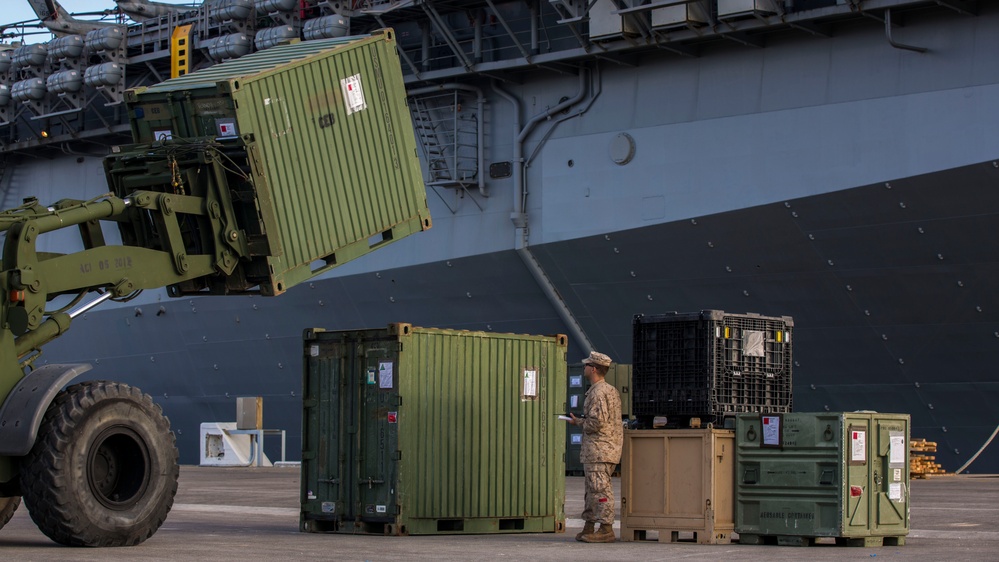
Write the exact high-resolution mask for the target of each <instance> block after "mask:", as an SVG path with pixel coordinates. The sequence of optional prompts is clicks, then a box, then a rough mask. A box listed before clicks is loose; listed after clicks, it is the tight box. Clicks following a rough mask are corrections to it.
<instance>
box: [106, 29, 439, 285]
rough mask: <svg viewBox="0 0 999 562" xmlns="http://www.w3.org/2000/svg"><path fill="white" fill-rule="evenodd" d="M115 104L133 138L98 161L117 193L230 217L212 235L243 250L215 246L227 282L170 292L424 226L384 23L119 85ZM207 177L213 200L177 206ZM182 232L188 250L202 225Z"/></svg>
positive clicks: (253, 281) (334, 258) (312, 265)
mask: <svg viewBox="0 0 999 562" xmlns="http://www.w3.org/2000/svg"><path fill="white" fill-rule="evenodd" d="M126 103H127V106H128V111H129V116H130V122H131V125H132V133H133V136H134V138H135V142H136V143H140V144H137V145H130V146H123V147H117V148H116V149H115V153H114V154H112V156H111V157H109V158H108V160H107V161H106V163H105V167H106V170H107V175H108V179H109V183H110V185H112V187H113V189H114V190H115V192H116V193H118V194H119V195H121V196H123V197H124V196H127V195H128V194H129V193H131V192H132V191H134V190H136V189H154V190H159V189H160V188H159V187H158V186H166V187H165V188H164V189H162V190H163V191H165V192H166V193H165V195H164V196H165V197H169V198H171V199H172V200H173V201H172V203H171V204H172V205H173V206H174V207H176V209H177V212H187V213H190V214H192V216H195V217H198V219H199V220H209V218H210V220H213V221H221V222H223V223H229V227H230V230H229V231H227V232H226V234H227V237H226V240H225V241H224V243H225V244H226V245H229V246H231V249H232V252H233V253H234V254H235V255H236V256H238V257H239V258H241V259H239V260H234V259H232V257H231V256H228V255H227V256H219V262H218V263H219V269H221V270H224V271H225V273H226V275H227V277H228V279H227V283H228V285H227V286H225V287H214V286H210V284H208V285H209V286H208V287H206V286H205V285H206V283H204V282H202V283H200V284H199V283H192V284H190V285H184V286H178V287H171V292H172V293H173V294H184V293H197V292H201V291H203V290H205V289H206V288H207V289H210V290H211V291H212V292H216V293H232V292H241V291H246V290H247V289H248V288H250V287H255V286H259V287H260V291H261V292H262V293H264V294H267V295H272V294H280V293H282V292H284V291H286V290H287V289H289V288H290V287H292V286H294V285H296V284H298V283H301V282H302V281H305V280H306V279H309V278H311V277H313V276H315V275H318V274H320V273H323V272H325V271H327V270H329V269H331V268H333V267H336V266H337V265H340V264H343V263H345V262H347V261H349V260H352V259H354V258H357V257H359V256H361V255H364V254H366V253H367V252H369V251H371V250H373V249H375V248H377V247H380V246H381V245H383V244H386V243H389V242H392V241H396V240H399V239H400V238H402V237H404V236H407V235H409V234H412V233H415V232H420V231H422V230H426V229H428V228H430V226H431V220H430V213H429V210H428V208H427V202H426V190H425V187H424V184H423V179H422V174H421V171H420V163H419V160H418V158H417V155H416V139H415V135H414V132H413V125H412V119H411V116H410V113H409V108H408V106H407V104H406V88H405V84H404V83H403V78H402V70H401V66H400V64H399V57H398V54H397V52H396V41H395V34H394V32H393V31H392V30H391V29H387V30H382V31H379V32H376V33H375V34H373V35H371V36H364V37H347V38H341V39H324V40H316V41H307V42H298V43H292V44H287V45H280V46H277V47H274V48H271V49H268V50H266V51H260V52H257V53H254V54H251V55H247V56H245V57H241V58H239V59H236V60H233V61H229V62H225V63H222V64H218V65H215V66H212V67H210V68H206V69H204V70H199V71H196V72H193V73H191V74H187V75H184V76H180V77H178V78H174V79H171V80H167V81H165V82H162V83H160V84H157V85H155V86H150V87H142V88H136V89H133V90H129V91H128V92H127V93H126ZM206 183H216V184H220V185H222V186H223V187H222V188H220V189H218V190H217V191H219V192H220V193H222V194H223V200H221V201H218V202H214V203H213V208H211V209H207V210H200V209H184V207H183V203H184V196H185V195H194V194H197V193H198V191H199V189H202V188H201V187H199V186H202V185H204V184H206ZM226 195H228V197H230V198H231V199H226V198H225V196H226ZM202 216H204V218H203V219H202V218H201V217H202ZM126 230H127V229H126ZM203 230H209V229H203ZM144 234H145V235H146V236H147V237H148V236H149V234H148V233H142V232H139V233H136V234H135V235H134V236H135V237H139V238H141V237H142V236H143V235H144ZM182 234H183V236H184V237H185V238H186V239H190V240H191V242H190V245H191V247H192V248H191V252H190V253H195V250H196V249H197V248H198V247H199V245H198V244H197V238H198V237H199V236H203V235H204V233H203V232H202V233H199V232H185V233H182ZM178 236H180V234H178ZM129 238H130V234H129V233H128V232H125V231H123V239H124V241H125V243H126V244H129V243H132V241H131V240H129Z"/></svg>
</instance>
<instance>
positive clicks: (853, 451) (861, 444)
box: [850, 429, 867, 462]
mask: <svg viewBox="0 0 999 562" xmlns="http://www.w3.org/2000/svg"><path fill="white" fill-rule="evenodd" d="M850 460H851V461H852V462H867V432H866V431H860V430H856V429H855V430H853V431H851V432H850Z"/></svg>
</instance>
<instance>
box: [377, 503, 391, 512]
mask: <svg viewBox="0 0 999 562" xmlns="http://www.w3.org/2000/svg"><path fill="white" fill-rule="evenodd" d="M375 511H376V512H378V513H385V512H386V511H388V510H387V509H385V506H384V505H376V506H375Z"/></svg>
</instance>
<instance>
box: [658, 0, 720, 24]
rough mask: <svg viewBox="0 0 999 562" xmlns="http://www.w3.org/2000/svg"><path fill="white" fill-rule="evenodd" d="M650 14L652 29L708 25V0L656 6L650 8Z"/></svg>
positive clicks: (709, 12)
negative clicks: (661, 6) (662, 6)
mask: <svg viewBox="0 0 999 562" xmlns="http://www.w3.org/2000/svg"><path fill="white" fill-rule="evenodd" d="M651 14H652V28H653V29H670V28H674V27H687V26H691V25H696V26H702V25H708V23H710V21H711V20H710V14H711V11H710V9H709V7H708V0H694V1H693V2H689V3H687V4H677V5H676V6H667V7H665V8H656V9H654V10H651Z"/></svg>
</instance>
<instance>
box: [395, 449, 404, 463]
mask: <svg viewBox="0 0 999 562" xmlns="http://www.w3.org/2000/svg"><path fill="white" fill-rule="evenodd" d="M394 459H395V460H397V461H401V460H402V451H396V452H395V457H394Z"/></svg>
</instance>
